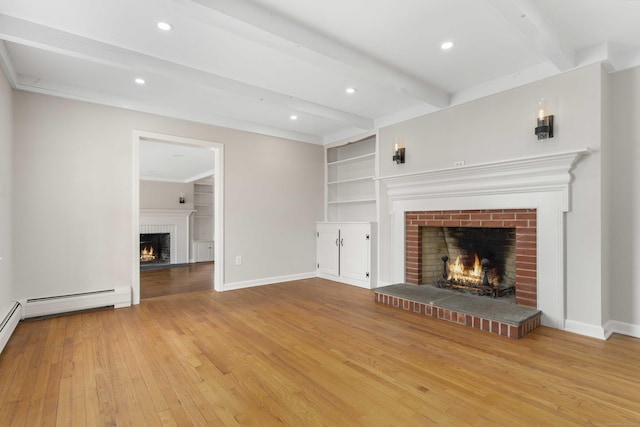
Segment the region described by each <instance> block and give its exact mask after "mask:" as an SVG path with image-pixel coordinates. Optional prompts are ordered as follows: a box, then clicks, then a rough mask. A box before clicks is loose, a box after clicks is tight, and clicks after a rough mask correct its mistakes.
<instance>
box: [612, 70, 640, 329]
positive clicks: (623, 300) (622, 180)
mask: <svg viewBox="0 0 640 427" xmlns="http://www.w3.org/2000/svg"><path fill="white" fill-rule="evenodd" d="M610 96H611V139H610V143H611V147H612V153H611V164H612V167H611V168H610V173H611V177H610V185H609V186H608V187H607V189H606V191H608V192H609V193H610V199H611V204H612V206H613V209H611V217H610V218H611V221H610V229H611V234H610V243H609V246H610V247H611V279H610V294H611V295H610V299H611V313H610V317H611V319H612V320H614V321H618V322H621V323H623V325H621V326H623V327H627V328H628V329H629V331H630V332H633V331H635V334H636V336H638V335H640V68H633V69H630V70H626V71H622V72H618V73H615V74H613V75H611V95H610Z"/></svg>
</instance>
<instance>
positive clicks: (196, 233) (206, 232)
mask: <svg viewBox="0 0 640 427" xmlns="http://www.w3.org/2000/svg"><path fill="white" fill-rule="evenodd" d="M193 197H194V203H193V207H194V209H195V212H194V213H193V248H192V250H193V253H192V254H193V260H194V261H195V262H205V261H213V260H214V251H213V242H214V239H215V236H214V233H213V230H214V228H213V212H214V211H213V201H214V197H213V177H209V178H204V179H201V180H199V181H196V182H195V183H194V184H193Z"/></svg>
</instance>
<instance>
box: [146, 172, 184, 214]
mask: <svg viewBox="0 0 640 427" xmlns="http://www.w3.org/2000/svg"><path fill="white" fill-rule="evenodd" d="M180 194H184V195H185V202H184V203H183V204H181V203H180V201H179V198H180ZM139 197H140V209H182V210H188V209H193V183H188V184H183V183H180V182H163V181H148V180H144V179H141V180H140V195H139Z"/></svg>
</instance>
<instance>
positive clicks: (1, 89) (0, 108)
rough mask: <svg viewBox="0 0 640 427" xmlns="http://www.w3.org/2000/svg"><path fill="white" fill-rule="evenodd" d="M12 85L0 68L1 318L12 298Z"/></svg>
mask: <svg viewBox="0 0 640 427" xmlns="http://www.w3.org/2000/svg"><path fill="white" fill-rule="evenodd" d="M11 95H12V92H11V87H10V86H9V83H8V82H7V80H6V78H5V76H4V74H3V72H2V69H0V258H2V259H0V318H3V317H4V316H5V315H6V314H7V309H8V307H9V304H10V302H11V300H12V299H11V298H12V290H13V287H12V284H13V278H12V261H13V256H12V253H11V235H12V232H11V229H12V221H11V195H12V186H11V171H12V167H11V147H12V133H13V132H12V129H13V119H12V101H11V97H12V96H11Z"/></svg>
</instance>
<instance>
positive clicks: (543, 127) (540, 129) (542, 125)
mask: <svg viewBox="0 0 640 427" xmlns="http://www.w3.org/2000/svg"><path fill="white" fill-rule="evenodd" d="M535 134H536V136H537V137H538V140H541V139H547V138H553V116H552V115H551V116H545V117H543V118H542V119H538V126H536V130H535Z"/></svg>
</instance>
